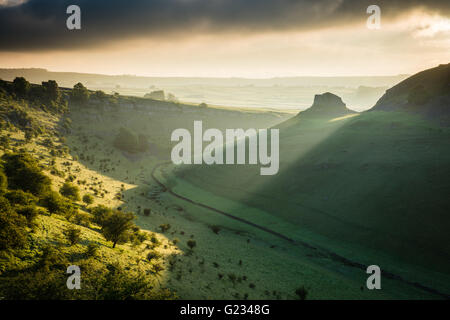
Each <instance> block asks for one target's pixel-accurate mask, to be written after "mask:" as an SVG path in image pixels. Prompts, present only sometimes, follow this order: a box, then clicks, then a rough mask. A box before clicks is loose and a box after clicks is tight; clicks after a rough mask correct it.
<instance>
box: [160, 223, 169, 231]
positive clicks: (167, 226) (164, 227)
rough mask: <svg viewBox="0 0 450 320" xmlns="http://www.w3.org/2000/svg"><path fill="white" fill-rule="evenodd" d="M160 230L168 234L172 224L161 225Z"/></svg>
mask: <svg viewBox="0 0 450 320" xmlns="http://www.w3.org/2000/svg"><path fill="white" fill-rule="evenodd" d="M159 228H160V229H161V232H162V233H164V232H166V231H167V230H169V229H170V224H168V223H166V224H161V225H160V226H159Z"/></svg>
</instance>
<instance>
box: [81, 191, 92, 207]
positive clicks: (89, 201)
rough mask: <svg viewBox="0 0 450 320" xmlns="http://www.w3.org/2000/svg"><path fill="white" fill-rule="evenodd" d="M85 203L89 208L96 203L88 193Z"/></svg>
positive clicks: (85, 196)
mask: <svg viewBox="0 0 450 320" xmlns="http://www.w3.org/2000/svg"><path fill="white" fill-rule="evenodd" d="M83 202H84V203H86V205H87V206H88V205H90V204H92V203H94V197H93V196H91V195H90V194H89V193H86V194H85V195H84V196H83Z"/></svg>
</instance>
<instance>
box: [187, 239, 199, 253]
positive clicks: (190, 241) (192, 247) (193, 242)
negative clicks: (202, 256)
mask: <svg viewBox="0 0 450 320" xmlns="http://www.w3.org/2000/svg"><path fill="white" fill-rule="evenodd" d="M187 245H188V247H189V248H190V249H191V250H192V249H194V247H195V246H196V245H197V242H195V240H192V239H191V240H188V241H187Z"/></svg>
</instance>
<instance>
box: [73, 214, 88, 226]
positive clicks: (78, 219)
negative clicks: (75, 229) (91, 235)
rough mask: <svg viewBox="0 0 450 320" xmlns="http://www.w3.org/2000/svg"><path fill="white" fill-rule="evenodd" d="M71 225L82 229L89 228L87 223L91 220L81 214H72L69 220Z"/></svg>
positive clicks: (86, 215)
mask: <svg viewBox="0 0 450 320" xmlns="http://www.w3.org/2000/svg"><path fill="white" fill-rule="evenodd" d="M71 220H72V221H73V223H75V224H77V225H79V226H83V227H89V222H90V220H91V218H90V216H89V215H88V214H86V213H83V212H77V213H76V214H74V216H73V217H72V219H71Z"/></svg>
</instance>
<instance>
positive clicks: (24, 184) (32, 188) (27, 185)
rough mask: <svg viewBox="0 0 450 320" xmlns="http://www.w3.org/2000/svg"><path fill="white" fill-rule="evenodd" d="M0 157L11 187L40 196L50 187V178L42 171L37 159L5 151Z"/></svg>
mask: <svg viewBox="0 0 450 320" xmlns="http://www.w3.org/2000/svg"><path fill="white" fill-rule="evenodd" d="M2 159H3V160H4V161H5V162H4V172H5V174H6V176H7V177H8V184H9V187H10V188H11V189H22V190H23V191H26V192H30V193H32V194H33V195H35V196H40V195H42V194H44V193H45V192H47V191H48V190H49V189H50V184H51V182H50V179H49V178H48V177H47V176H46V175H44V174H43V173H42V170H41V169H40V168H39V166H38V163H37V161H36V160H35V159H34V158H33V157H31V156H30V155H28V154H25V153H6V154H4V155H3V157H2Z"/></svg>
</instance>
